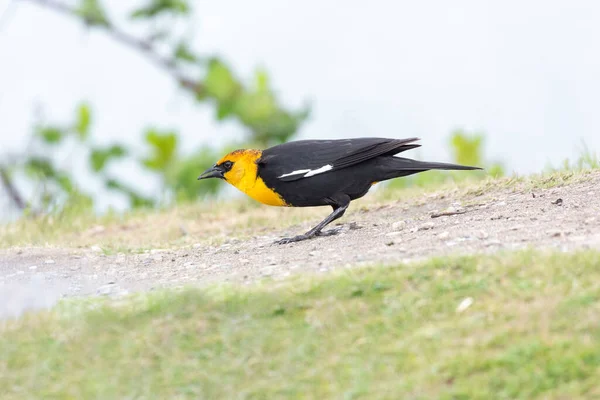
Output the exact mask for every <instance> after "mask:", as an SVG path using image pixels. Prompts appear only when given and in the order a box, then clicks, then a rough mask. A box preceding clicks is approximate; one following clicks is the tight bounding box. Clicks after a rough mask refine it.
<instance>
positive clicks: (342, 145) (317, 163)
mask: <svg viewBox="0 0 600 400" xmlns="http://www.w3.org/2000/svg"><path fill="white" fill-rule="evenodd" d="M419 140H420V139H419V138H407V139H394V138H379V137H363V138H351V139H332V140H325V139H319V140H296V141H291V142H287V143H282V144H278V145H275V146H272V147H269V148H267V149H265V150H257V149H239V150H235V151H232V152H230V153H229V154H227V155H225V156H224V157H222V158H221V159H220V160H219V161H217V162H216V163H215V164H214V165H213V166H212V167H210V168H208V169H207V170H206V171H204V172H203V173H202V174H201V175H200V176H199V177H198V180H201V179H208V178H218V179H222V180H225V181H226V182H227V183H229V184H231V185H233V186H234V187H236V188H237V189H239V190H240V191H241V192H243V193H245V194H246V195H248V196H249V197H251V198H253V199H254V200H256V201H258V202H260V203H263V204H266V205H271V206H279V207H318V206H330V207H332V209H333V211H332V212H331V214H329V215H328V216H327V217H326V218H325V219H324V220H322V221H321V222H319V223H318V224H317V225H316V226H315V227H314V228H312V229H310V230H309V231H308V232H306V233H303V234H300V235H297V236H293V237H287V238H282V239H280V240H278V241H276V242H275V243H277V244H287V243H294V242H300V241H303V240H307V239H312V238H314V237H317V236H329V235H332V234H335V233H337V232H339V229H337V230H336V229H332V230H330V231H327V232H323V228H325V227H326V226H327V225H328V224H330V223H331V222H333V221H335V220H337V219H338V218H340V217H342V216H343V215H344V213H345V212H346V210H347V209H348V206H349V205H350V202H351V201H353V200H356V199H358V198H361V197H363V196H364V195H365V194H367V192H368V191H369V189H370V188H371V186H373V185H374V184H375V183H377V182H382V181H387V180H390V179H395V178H400V177H404V176H408V175H412V174H416V173H419V172H424V171H428V170H433V169H435V170H477V169H481V168H479V167H472V166H465V165H458V164H450V163H441V162H426V161H417V160H413V159H409V158H403V157H398V156H396V155H397V154H399V153H402V152H404V151H407V150H411V149H415V148H417V147H420V146H421V145H420V144H417V143H415V142H417V141H419Z"/></svg>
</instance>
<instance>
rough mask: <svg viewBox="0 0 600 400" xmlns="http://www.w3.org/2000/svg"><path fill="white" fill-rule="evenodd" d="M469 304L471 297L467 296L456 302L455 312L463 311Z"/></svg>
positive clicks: (471, 300)
mask: <svg viewBox="0 0 600 400" xmlns="http://www.w3.org/2000/svg"><path fill="white" fill-rule="evenodd" d="M471 305H473V298H472V297H467V298H465V299H463V301H461V302H460V303H459V304H458V307H456V312H457V313H461V312H463V311H466V309H467V308H469V307H471Z"/></svg>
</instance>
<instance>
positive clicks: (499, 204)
mask: <svg viewBox="0 0 600 400" xmlns="http://www.w3.org/2000/svg"><path fill="white" fill-rule="evenodd" d="M505 205H506V202H505V201H500V202H498V203H496V204H495V206H496V207H504V206H505Z"/></svg>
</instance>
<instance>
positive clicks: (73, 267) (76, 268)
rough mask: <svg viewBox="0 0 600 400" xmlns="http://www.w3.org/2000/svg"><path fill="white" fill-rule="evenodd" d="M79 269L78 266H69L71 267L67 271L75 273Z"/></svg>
mask: <svg viewBox="0 0 600 400" xmlns="http://www.w3.org/2000/svg"><path fill="white" fill-rule="evenodd" d="M79 268H80V267H79V265H71V266H70V267H69V269H70V270H71V271H77V270H78V269H79Z"/></svg>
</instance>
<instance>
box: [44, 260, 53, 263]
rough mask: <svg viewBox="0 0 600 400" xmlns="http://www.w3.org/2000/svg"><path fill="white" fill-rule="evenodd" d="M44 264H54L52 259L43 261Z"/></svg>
mask: <svg viewBox="0 0 600 400" xmlns="http://www.w3.org/2000/svg"><path fill="white" fill-rule="evenodd" d="M44 264H54V260H46V261H44Z"/></svg>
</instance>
